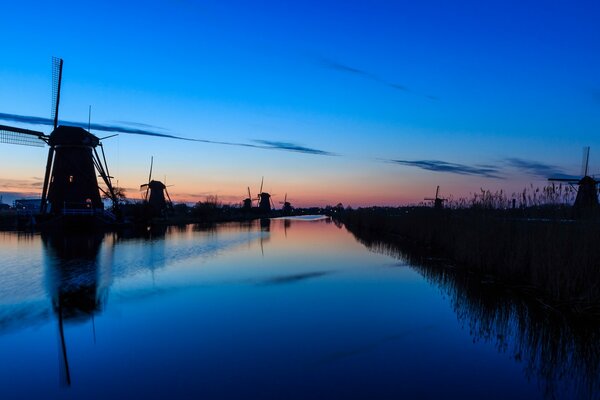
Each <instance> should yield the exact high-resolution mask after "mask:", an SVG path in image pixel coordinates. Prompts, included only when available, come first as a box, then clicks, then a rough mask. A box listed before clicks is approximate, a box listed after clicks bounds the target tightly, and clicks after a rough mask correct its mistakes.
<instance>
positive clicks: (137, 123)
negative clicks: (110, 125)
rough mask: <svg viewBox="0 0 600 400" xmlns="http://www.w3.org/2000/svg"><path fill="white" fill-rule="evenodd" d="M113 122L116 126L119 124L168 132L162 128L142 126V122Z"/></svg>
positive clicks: (148, 125)
mask: <svg viewBox="0 0 600 400" xmlns="http://www.w3.org/2000/svg"><path fill="white" fill-rule="evenodd" d="M114 122H115V123H117V124H121V125H131V126H137V127H140V128H148V129H160V130H162V131H168V130H169V129H167V128H163V127H162V126H156V125H150V124H144V123H143V122H132V121H114Z"/></svg>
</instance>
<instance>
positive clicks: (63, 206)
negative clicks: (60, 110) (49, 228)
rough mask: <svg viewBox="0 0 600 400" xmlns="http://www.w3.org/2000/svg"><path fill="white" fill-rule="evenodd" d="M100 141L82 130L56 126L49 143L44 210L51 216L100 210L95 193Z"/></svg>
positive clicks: (100, 204) (102, 207) (101, 208)
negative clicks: (97, 154) (45, 205)
mask: <svg viewBox="0 0 600 400" xmlns="http://www.w3.org/2000/svg"><path fill="white" fill-rule="evenodd" d="M99 143H100V141H99V139H98V138H97V137H96V136H94V135H92V134H91V133H89V132H88V131H86V130H85V129H83V128H78V127H71V126H59V127H58V128H56V129H55V130H54V131H53V132H52V133H51V134H50V138H49V141H48V144H49V145H50V157H49V158H53V159H52V169H51V172H50V178H49V184H48V195H47V203H48V204H47V207H46V211H47V212H48V213H51V214H62V213H68V211H69V210H82V209H83V210H85V209H92V210H94V209H95V210H103V209H104V204H103V203H102V199H101V198H100V192H99V190H98V180H97V178H96V168H95V166H94V149H95V147H96V146H98V144H99Z"/></svg>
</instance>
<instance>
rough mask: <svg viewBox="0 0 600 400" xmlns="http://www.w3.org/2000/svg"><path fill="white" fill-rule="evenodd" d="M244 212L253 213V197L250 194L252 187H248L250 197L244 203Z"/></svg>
mask: <svg viewBox="0 0 600 400" xmlns="http://www.w3.org/2000/svg"><path fill="white" fill-rule="evenodd" d="M242 210H244V211H252V195H251V194H250V187H248V197H247V198H245V199H244V201H243V202H242Z"/></svg>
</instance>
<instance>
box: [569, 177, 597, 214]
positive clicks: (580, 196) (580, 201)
mask: <svg viewBox="0 0 600 400" xmlns="http://www.w3.org/2000/svg"><path fill="white" fill-rule="evenodd" d="M577 185H578V186H579V189H578V190H577V197H575V204H574V207H575V208H576V209H579V210H594V211H595V210H598V208H599V204H598V190H597V185H598V182H597V181H596V180H595V179H594V178H592V177H591V176H587V175H586V176H584V177H583V178H581V179H580V180H579V182H578V183H577Z"/></svg>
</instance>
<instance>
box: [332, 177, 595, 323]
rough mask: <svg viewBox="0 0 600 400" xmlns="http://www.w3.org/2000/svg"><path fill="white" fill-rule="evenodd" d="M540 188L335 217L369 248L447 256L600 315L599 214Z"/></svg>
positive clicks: (545, 301)
mask: <svg viewBox="0 0 600 400" xmlns="http://www.w3.org/2000/svg"><path fill="white" fill-rule="evenodd" d="M534 193H535V194H536V196H535V197H534V196H532V195H528V194H527V193H526V192H524V194H523V196H522V197H521V198H520V200H521V201H519V199H517V200H516V201H514V202H513V200H512V199H511V198H509V197H508V196H506V195H504V194H503V193H502V192H496V193H490V192H485V191H482V193H481V194H477V195H475V196H474V197H473V198H472V199H468V200H467V199H461V200H459V201H451V202H449V204H448V207H446V208H441V209H440V208H434V207H425V206H415V207H397V208H394V207H370V208H358V209H355V210H354V209H351V208H347V209H343V208H340V209H336V212H335V213H334V214H333V217H334V219H335V220H337V221H339V222H341V223H343V224H344V225H345V226H346V228H347V229H348V230H349V231H350V232H351V233H352V234H353V235H354V236H355V237H356V238H357V239H358V240H359V241H361V242H362V243H364V244H365V245H367V246H368V247H370V248H372V247H375V248H379V249H380V251H383V252H388V253H389V254H390V255H396V256H397V254H398V252H400V253H401V254H409V255H410V258H411V261H416V262H417V263H421V264H422V263H426V262H427V260H431V259H439V260H444V262H443V264H446V265H447V264H448V263H449V264H450V267H451V268H452V269H454V270H456V271H462V272H468V273H475V274H477V275H478V276H479V277H480V279H481V281H482V282H490V283H492V282H494V283H498V284H501V285H505V286H507V287H509V288H511V289H513V290H516V291H519V292H521V293H524V294H527V295H530V296H533V297H534V299H535V300H537V301H538V302H539V303H540V304H541V305H542V306H543V307H544V308H547V309H549V310H554V311H559V312H561V313H566V314H574V315H580V316H586V317H592V318H594V319H600V246H599V245H598V239H599V238H600V218H599V216H598V215H595V214H594V215H587V216H586V217H585V218H582V217H581V215H579V214H578V213H576V212H575V210H573V208H572V207H570V206H569V205H568V203H569V202H570V201H569V200H570V197H572V196H570V195H569V196H561V197H560V198H557V197H555V196H553V193H552V192H551V191H548V190H547V189H544V190H542V191H540V190H537V191H535V192H534ZM548 193H549V194H550V195H551V196H548ZM567 193H568V192H567ZM568 194H570V193H568ZM513 198H514V197H513ZM515 203H516V205H517V206H516V207H514V208H513V207H512V206H514V205H515ZM440 265H442V262H441V261H440Z"/></svg>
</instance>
